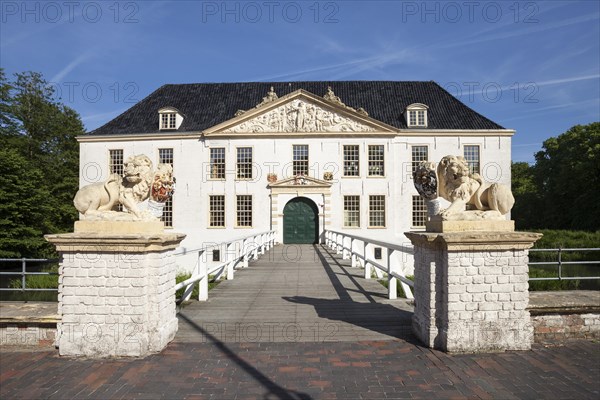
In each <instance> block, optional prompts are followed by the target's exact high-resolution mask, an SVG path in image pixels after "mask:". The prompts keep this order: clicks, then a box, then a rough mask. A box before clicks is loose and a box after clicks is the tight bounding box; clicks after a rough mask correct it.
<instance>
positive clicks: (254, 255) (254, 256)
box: [252, 236, 258, 260]
mask: <svg viewBox="0 0 600 400" xmlns="http://www.w3.org/2000/svg"><path fill="white" fill-rule="evenodd" d="M252 245H253V246H254V250H252V259H254V260H258V240H257V237H256V236H253V237H252Z"/></svg>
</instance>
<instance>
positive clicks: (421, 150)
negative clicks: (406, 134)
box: [411, 146, 429, 172]
mask: <svg viewBox="0 0 600 400" xmlns="http://www.w3.org/2000/svg"><path fill="white" fill-rule="evenodd" d="M428 159H429V151H428V148H427V146H412V171H411V172H415V169H417V167H418V166H419V163H420V162H421V161H428Z"/></svg>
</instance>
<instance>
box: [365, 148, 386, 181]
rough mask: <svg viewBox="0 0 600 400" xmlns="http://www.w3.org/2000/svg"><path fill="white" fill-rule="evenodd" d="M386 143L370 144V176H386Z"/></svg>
mask: <svg viewBox="0 0 600 400" xmlns="http://www.w3.org/2000/svg"><path fill="white" fill-rule="evenodd" d="M384 152H385V146H384V145H379V144H377V145H369V147H368V156H369V158H368V166H369V176H385V170H384V164H385V160H384Z"/></svg>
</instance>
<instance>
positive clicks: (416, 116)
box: [405, 103, 429, 128]
mask: <svg viewBox="0 0 600 400" xmlns="http://www.w3.org/2000/svg"><path fill="white" fill-rule="evenodd" d="M428 109H429V107H427V106H426V105H425V104H422V103H413V104H411V105H409V106H408V107H406V113H405V117H406V125H408V127H409V128H427V110H428Z"/></svg>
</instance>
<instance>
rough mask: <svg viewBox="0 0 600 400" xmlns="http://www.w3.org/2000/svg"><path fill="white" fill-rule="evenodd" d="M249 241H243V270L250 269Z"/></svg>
mask: <svg viewBox="0 0 600 400" xmlns="http://www.w3.org/2000/svg"><path fill="white" fill-rule="evenodd" d="M247 241H248V239H244V240H242V254H243V259H242V268H248V258H249V256H248V255H249V253H250V250H249V249H248V248H247V247H246V246H247V244H248V242H247Z"/></svg>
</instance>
